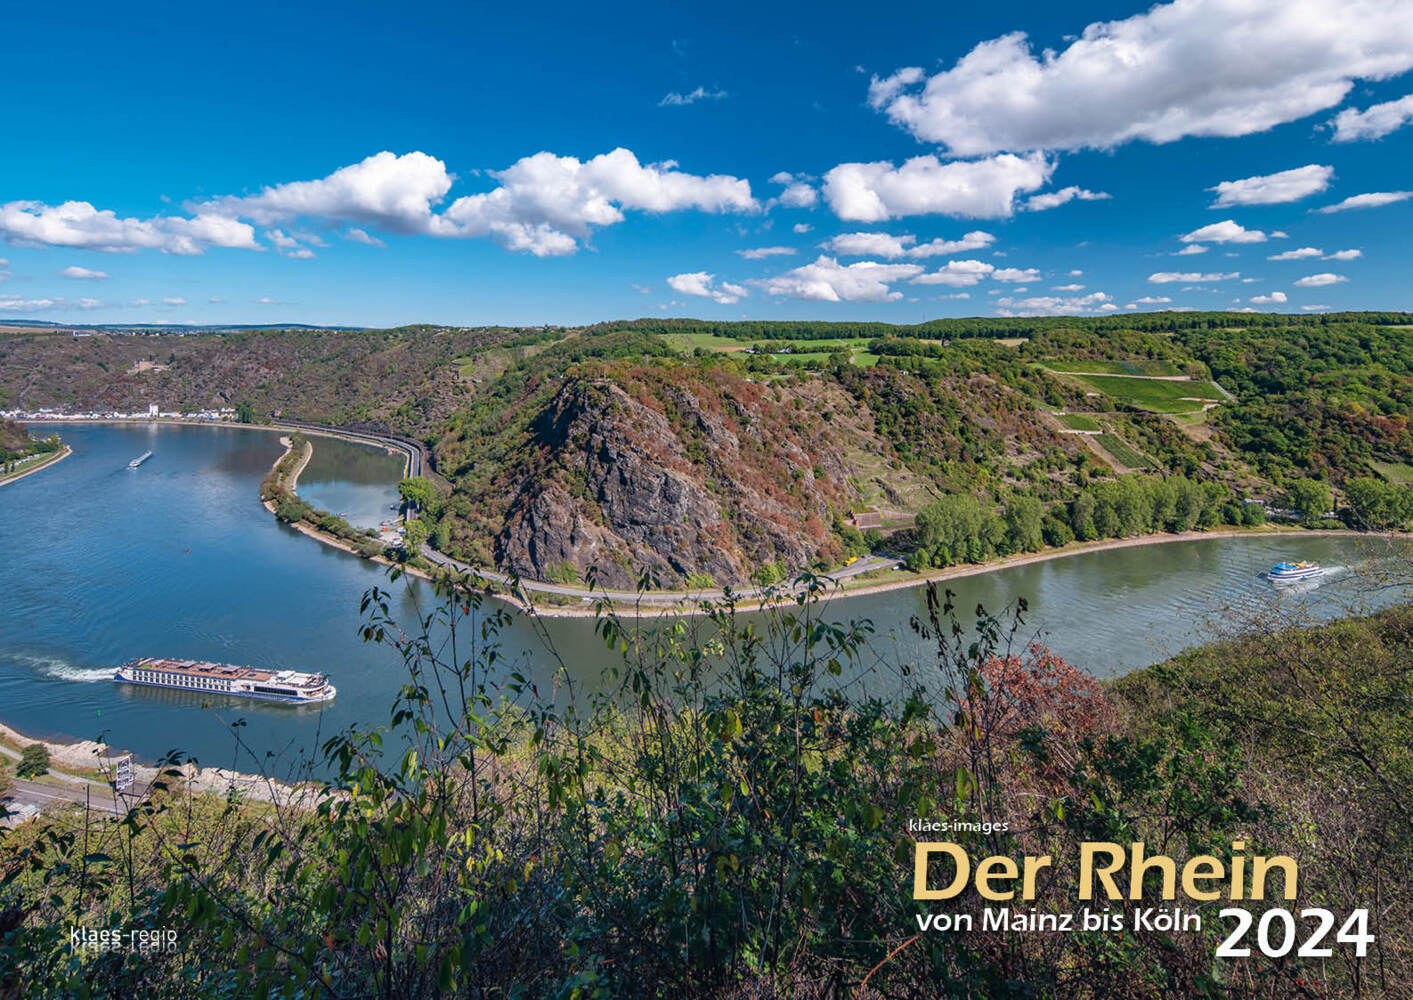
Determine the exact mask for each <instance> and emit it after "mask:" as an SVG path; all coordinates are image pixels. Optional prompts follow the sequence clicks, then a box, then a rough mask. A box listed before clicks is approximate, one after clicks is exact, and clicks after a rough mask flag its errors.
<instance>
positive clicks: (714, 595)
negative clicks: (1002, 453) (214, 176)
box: [11, 418, 1409, 618]
mask: <svg viewBox="0 0 1413 1000" xmlns="http://www.w3.org/2000/svg"><path fill="white" fill-rule="evenodd" d="M32 422H33V423H41V422H42V421H32ZM55 422H57V423H65V422H71V423H106V424H125V423H137V422H138V421H124V420H101V419H95V420H82V421H78V420H75V421H55ZM154 422H159V423H170V424H182V425H187V426H197V427H234V428H245V429H249V430H267V431H279V432H284V433H285V434H289V433H291V432H293V433H299V434H305V435H317V436H321V437H332V438H338V439H341V440H346V441H355V442H358V443H361V444H370V445H374V446H377V447H386V445H385V444H383V443H382V442H380V441H376V440H374V439H371V438H360V437H358V436H357V435H355V434H346V433H339V432H332V431H317V430H308V431H306V430H304V429H303V428H294V429H292V428H290V427H287V426H285V427H281V426H277V425H271V424H240V423H227V422H217V421H203V420H176V419H172V418H159V419H158V420H157V421H154ZM280 442H281V443H282V444H284V445H285V452H284V454H282V455H281V456H280V458H279V459H276V462H275V464H276V465H278V464H279V462H280V461H283V459H284V458H285V456H286V455H288V454H289V451H290V447H291V446H290V443H289V438H288V437H287V436H286V437H282V438H281V439H280ZM312 454H313V445H312V444H311V445H310V449H309V453H308V454H307V455H306V456H305V458H304V460H303V461H302V462H301V463H300V464H299V466H298V468H297V469H296V470H295V472H294V474H293V475H292V476H291V477H290V488H291V490H294V489H295V487H297V485H298V480H299V474H300V473H301V472H303V471H304V468H305V466H307V465H308V462H309V458H310V457H311V456H312ZM50 464H52V463H50ZM42 468H47V466H43V467H42ZM30 471H32V472H37V471H39V470H38V469H34V470H30ZM11 481H13V480H11ZM263 506H264V507H265V509H266V510H268V511H269V512H270V513H271V514H274V509H275V508H274V505H273V504H271V503H268V502H266V503H264V504H263ZM291 527H293V528H294V529H295V530H296V531H298V532H300V533H301V534H304V535H307V536H309V537H310V538H312V539H314V540H316V541H318V542H321V543H323V544H324V545H328V546H331V547H333V548H336V549H339V550H341V551H343V552H347V553H348V554H350V555H353V556H357V557H358V558H360V559H362V558H368V557H364V556H361V555H359V553H358V551H357V549H355V548H354V547H353V546H352V545H350V544H349V543H348V542H346V541H344V540H343V539H341V538H337V537H335V536H333V535H328V534H325V533H324V532H322V531H319V530H318V529H317V528H315V527H314V526H312V525H310V524H306V523H304V522H302V521H301V522H299V523H297V524H293V525H291ZM1278 535H1289V536H1291V537H1315V536H1349V537H1367V538H1389V537H1395V536H1397V537H1409V535H1408V534H1407V533H1374V532H1364V531H1353V530H1350V529H1323V528H1322V529H1313V530H1307V529H1304V528H1295V527H1291V528H1271V527H1263V528H1233V527H1227V528H1219V529H1216V530H1212V531H1184V532H1177V533H1168V532H1161V533H1155V534H1151V535H1134V536H1132V537H1129V538H1105V539H1101V540H1099V541H1094V542H1072V543H1070V544H1069V545H1068V546H1065V547H1063V548H1058V549H1046V550H1044V551H1042V552H1028V553H1024V554H1021V555H1014V556H1007V557H1005V558H1003V559H996V560H992V561H990V562H986V563H976V564H970V563H968V564H963V565H958V566H948V567H945V568H943V569H934V570H929V571H927V572H925V573H918V574H914V575H910V576H908V577H906V578H904V579H898V580H888V581H884V582H880V583H867V582H865V583H862V585H857V586H849V585H847V584H844V585H837V586H835V587H833V588H831V589H829V590H828V591H826V592H825V594H824V595H823V598H822V599H823V600H840V599H846V598H851V597H868V596H872V595H875V594H885V593H889V592H891V591H895V590H909V589H912V588H914V587H921V586H924V585H925V584H927V583H940V582H943V581H946V580H957V579H962V578H964V577H969V576H979V575H982V574H985V573H994V572H996V571H998V570H1003V569H1012V568H1014V567H1019V566H1026V565H1030V564H1032V563H1039V562H1049V561H1050V560H1052V559H1065V558H1068V557H1070V556H1077V555H1084V554H1086V553H1090V552H1103V551H1106V550H1109V549H1124V548H1133V547H1137V546H1148V545H1166V544H1169V543H1173V542H1191V541H1201V540H1203V539H1213V538H1259V537H1273V536H1278ZM369 561H370V562H377V563H380V564H381V565H384V566H397V567H399V568H400V569H402V570H403V572H405V573H407V574H408V575H410V576H416V577H420V578H422V579H424V580H431V579H432V578H433V576H432V574H431V573H429V572H427V571H426V570H423V569H419V568H417V567H413V566H408V565H406V564H403V563H397V562H394V561H392V560H391V559H388V558H386V557H383V556H373V557H371V558H370V559H369ZM824 575H827V574H824ZM537 582H543V581H529V580H527V581H525V583H526V584H529V585H533V584H535V583H537ZM527 592H528V593H530V594H531V595H532V601H533V593H534V592H533V590H528V591H527ZM489 594H490V596H491V597H493V598H495V599H496V600H499V601H502V602H504V603H505V604H508V605H510V606H511V607H513V608H515V609H516V610H518V611H521V612H524V613H533V614H536V615H539V616H542V617H545V618H593V617H595V616H596V615H597V614H598V612H597V611H596V610H595V608H594V607H593V605H594V604H596V603H597V602H598V601H599V600H600V599H601V598H602V595H601V594H596V593H593V592H590V591H587V590H586V591H584V593H583V598H584V599H586V600H584V601H583V605H582V606H566V605H562V604H554V603H549V602H546V603H544V604H541V603H539V602H537V601H533V603H532V604H530V605H527V604H526V602H524V601H522V600H520V599H519V598H517V597H515V596H514V595H512V594H509V593H505V592H503V591H500V590H498V589H497V590H491V591H490V592H489ZM649 596H651V595H649ZM720 599H721V592H720V591H719V590H718V591H705V592H703V593H702V594H701V595H700V596H699V597H696V598H694V599H692V600H688V601H681V602H675V603H674V602H667V601H658V602H654V601H650V600H649V601H644V602H643V603H641V604H639V603H638V602H637V601H636V600H631V599H610V601H609V603H610V604H612V605H613V609H614V611H615V612H616V613H618V614H620V615H625V616H628V617H639V618H651V617H657V616H660V615H663V614H672V615H698V614H702V611H701V608H700V604H701V601H703V600H707V601H719V600H720ZM761 604H762V602H761V601H760V600H758V599H755V598H751V599H738V602H737V607H738V609H740V610H742V611H752V610H758V609H759V608H760V607H761Z"/></svg>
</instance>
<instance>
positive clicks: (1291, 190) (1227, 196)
mask: <svg viewBox="0 0 1413 1000" xmlns="http://www.w3.org/2000/svg"><path fill="white" fill-rule="evenodd" d="M1332 177H1334V167H1326V166H1321V165H1320V164H1318V163H1311V164H1307V165H1306V166H1303V167H1296V168H1295V169H1293V170H1282V171H1281V172H1280V173H1276V174H1264V175H1262V176H1259V177H1243V178H1242V179H1241V180H1237V181H1222V182H1221V183H1220V184H1218V185H1217V186H1216V187H1213V188H1208V189H1207V190H1209V191H1215V192H1217V200H1216V201H1214V202H1213V203H1212V207H1213V208H1228V207H1230V206H1232V205H1282V204H1285V203H1286V202H1289V201H1299V200H1300V199H1301V198H1307V197H1309V196H1310V195H1312V194H1319V193H1320V192H1321V191H1323V190H1325V189H1326V188H1327V187H1329V186H1330V178H1332Z"/></svg>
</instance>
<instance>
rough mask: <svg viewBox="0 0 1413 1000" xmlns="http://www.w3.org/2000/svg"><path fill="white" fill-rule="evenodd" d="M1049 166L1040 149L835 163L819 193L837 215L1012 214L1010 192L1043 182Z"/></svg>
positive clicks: (875, 218) (876, 218)
mask: <svg viewBox="0 0 1413 1000" xmlns="http://www.w3.org/2000/svg"><path fill="white" fill-rule="evenodd" d="M1054 169H1055V165H1054V163H1052V162H1051V161H1050V160H1049V159H1048V158H1047V157H1045V156H1044V155H1043V154H1040V153H1032V154H1029V155H1026V156H1015V155H1013V154H1009V153H1007V154H1005V155H1002V156H993V157H989V158H987V159H983V160H969V161H957V162H950V163H944V162H943V161H941V160H939V159H938V158H937V157H935V156H917V157H913V158H912V159H910V160H905V161H904V162H903V165H902V166H900V167H895V166H894V165H893V164H892V163H889V162H877V163H841V164H839V165H838V166H837V167H835V168H834V169H832V170H830V171H829V172H828V173H827V174H825V175H824V197H825V200H826V201H828V202H829V207H830V208H831V209H833V210H834V214H835V215H837V216H839V218H841V219H850V220H855V221H859V222H883V221H885V220H888V219H897V218H901V217H903V216H908V215H950V216H956V217H961V218H977V219H995V218H1003V217H1006V216H1009V215H1012V214H1014V212H1015V210H1016V196H1017V195H1018V194H1022V193H1026V192H1030V191H1035V190H1037V189H1038V188H1041V187H1043V186H1044V185H1045V184H1046V183H1047V182H1048V181H1049V179H1050V174H1051V173H1052V172H1053V171H1054Z"/></svg>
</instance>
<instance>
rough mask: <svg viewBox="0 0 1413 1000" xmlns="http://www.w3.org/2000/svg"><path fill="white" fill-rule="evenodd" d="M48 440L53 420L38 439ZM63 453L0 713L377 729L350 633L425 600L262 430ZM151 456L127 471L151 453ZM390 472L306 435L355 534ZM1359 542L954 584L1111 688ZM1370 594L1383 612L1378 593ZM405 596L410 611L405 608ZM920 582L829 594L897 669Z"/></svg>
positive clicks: (308, 735) (514, 651)
mask: <svg viewBox="0 0 1413 1000" xmlns="http://www.w3.org/2000/svg"><path fill="white" fill-rule="evenodd" d="M37 429H40V430H45V431H46V432H47V429H46V428H37ZM58 431H59V433H61V434H62V436H63V437H64V439H65V440H66V441H67V442H68V443H69V444H70V445H72V446H73V448H74V454H73V455H72V456H71V457H70V458H68V459H66V460H64V461H63V462H60V463H59V464H57V465H55V466H54V467H52V468H50V469H47V470H45V471H43V472H41V473H38V474H36V475H34V476H30V477H28V478H27V479H24V480H22V481H20V482H18V483H14V484H12V485H10V486H6V487H4V488H3V489H0V572H2V573H3V582H4V591H3V595H2V596H0V721H3V722H5V723H7V724H9V725H12V726H15V727H16V728H18V729H20V730H22V731H25V732H27V733H30V734H32V735H36V736H46V737H68V738H93V737H96V736H98V735H99V734H106V738H107V739H108V741H109V742H110V743H112V744H113V745H114V746H119V747H126V748H128V749H130V750H132V751H134V752H136V753H137V754H138V755H139V756H140V757H143V758H148V759H150V758H154V757H157V756H159V755H161V754H163V753H164V752H166V751H167V750H170V749H175V748H180V749H183V750H185V751H188V752H191V753H194V754H196V755H197V756H198V757H199V758H200V759H201V761H202V762H203V763H205V764H209V765H217V766H232V765H235V766H241V767H243V768H245V769H247V770H248V769H250V767H251V766H252V764H253V762H252V760H251V759H250V758H249V757H248V756H244V755H243V754H242V753H241V752H238V751H237V750H236V749H235V746H234V743H233V740H232V737H231V735H230V733H229V731H228V730H227V729H226V728H225V727H224V726H223V725H222V722H223V721H224V722H230V721H232V720H234V719H237V718H242V719H244V720H245V721H246V725H245V727H244V729H243V730H242V734H243V738H244V739H245V740H246V741H247V742H248V743H249V745H250V746H251V747H252V748H254V750H255V751H256V752H257V753H260V754H263V753H265V752H267V751H273V752H282V751H288V750H291V749H304V750H307V749H311V748H313V747H315V746H316V745H317V743H318V741H319V740H320V739H321V738H322V737H325V736H327V735H329V734H330V733H332V732H334V731H336V730H338V729H340V728H343V727H346V726H349V725H351V724H354V723H377V722H381V721H383V720H385V719H386V718H387V710H388V706H389V705H390V703H391V700H392V698H393V696H394V695H395V693H396V691H397V689H398V687H399V686H400V685H401V684H402V683H403V680H404V676H405V675H404V674H403V672H402V669H401V663H400V661H399V660H398V659H397V658H396V656H395V655H394V654H391V653H390V652H389V651H388V650H386V649H383V648H381V647H377V646H373V645H367V644H365V643H363V642H362V641H361V640H360V638H359V636H358V627H359V624H360V615H359V610H358V605H359V599H360V597H361V596H362V595H363V593H364V592H365V591H366V590H368V589H369V588H370V587H374V586H383V587H390V588H391V589H393V590H394V592H395V593H396V594H397V595H398V596H397V597H396V598H395V600H394V606H393V610H394V613H396V614H397V615H399V616H400V617H401V618H403V619H404V620H409V621H410V620H412V619H413V618H414V616H415V615H416V613H417V609H418V607H419V606H420V607H423V608H426V607H427V606H428V601H429V598H430V592H429V589H428V588H427V587H425V586H424V585H422V584H420V583H417V582H415V581H414V582H412V583H410V584H409V583H404V582H399V583H396V584H388V582H387V580H386V577H385V575H384V570H383V568H382V567H379V566H377V565H375V564H372V563H367V562H364V561H362V560H360V559H357V558H355V557H353V556H350V555H348V554H346V553H343V552H340V551H337V550H334V549H331V548H329V547H327V546H324V545H321V544H320V543H319V542H317V541H315V540H313V539H310V538H307V537H305V536H303V535H300V534H299V533H297V532H295V531H293V530H292V529H290V528H288V527H286V526H284V525H281V524H279V523H278V522H277V521H275V519H274V518H272V517H271V516H270V515H269V514H268V513H267V512H266V511H265V510H264V508H263V507H261V505H260V503H259V500H258V484H259V480H260V478H261V477H262V476H263V475H264V474H265V473H266V472H267V471H268V470H269V468H270V466H271V464H272V463H273V462H274V461H275V459H277V458H278V457H279V456H280V454H281V452H282V450H283V449H282V448H281V446H280V444H279V442H278V435H277V434H276V433H274V432H266V431H254V430H243V429H238V428H219V427H179V426H167V425H157V426H105V425H65V426H63V427H61V428H58ZM147 450H151V451H153V452H154V454H153V457H152V458H151V459H149V460H148V461H147V462H146V463H145V464H143V465H142V466H141V467H140V468H139V469H136V470H128V469H126V468H125V466H126V464H127V462H128V461H129V459H131V458H133V457H135V456H137V455H139V454H141V453H142V452H144V451H147ZM401 470H402V465H401V462H400V460H398V459H396V458H394V457H391V456H388V455H387V454H385V453H384V452H383V451H382V450H381V449H375V448H366V447H362V446H358V445H353V444H349V443H347V442H342V441H332V440H329V439H325V438H315V439H314V459H313V461H312V462H311V463H310V466H309V468H308V470H307V471H306V473H305V474H304V475H303V476H302V477H301V481H300V490H301V493H302V494H303V495H305V496H306V498H307V499H309V500H310V501H311V502H313V503H315V504H316V505H318V506H321V507H326V508H328V509H331V510H333V511H335V512H336V513H339V512H342V513H344V514H345V516H346V517H348V518H349V520H351V521H353V522H354V523H356V524H371V525H376V524H377V522H378V521H380V520H382V519H383V518H384V517H386V516H388V514H390V513H391V512H389V511H387V507H388V506H389V504H391V503H392V502H393V501H394V500H395V498H396V481H397V478H398V476H399V475H400V474H401ZM1379 553H1380V548H1379V545H1378V544H1377V543H1370V542H1368V541H1365V540H1362V539H1347V538H1323V537H1295V538H1279V539H1277V538H1246V539H1212V540H1204V541H1200V542H1192V543H1177V544H1171V545H1163V546H1153V547H1147V548H1131V549H1119V550H1111V551H1107V552H1096V553H1090V554H1087V555H1082V556H1074V557H1071V558H1067V559H1059V560H1054V561H1051V562H1046V563H1038V564H1033V565H1030V566H1023V567H1017V568H1014V569H1008V570H1003V571H999V572H996V573H991V574H986V575H982V576H975V577H970V578H965V579H961V580H955V581H952V582H951V583H950V584H948V585H949V586H951V587H952V589H954V590H955V591H957V593H958V595H959V607H960V608H962V609H964V610H966V611H967V612H970V610H971V609H972V608H973V607H974V606H975V605H976V604H977V603H978V602H980V603H983V604H985V605H987V606H988V607H992V608H998V607H1000V606H1002V605H1004V604H1005V603H1006V602H1007V601H1009V600H1011V599H1012V598H1013V597H1015V596H1016V595H1023V596H1025V597H1026V598H1027V599H1028V601H1029V602H1030V608H1031V611H1030V615H1029V623H1030V628H1032V629H1034V630H1036V631H1037V632H1038V633H1039V634H1040V636H1041V638H1043V639H1044V640H1045V641H1047V642H1048V643H1049V644H1050V645H1051V646H1052V647H1053V648H1054V649H1055V650H1056V651H1057V652H1058V653H1060V654H1061V655H1063V656H1065V657H1067V658H1069V659H1071V660H1072V661H1073V662H1075V663H1077V664H1079V665H1081V666H1083V667H1085V668H1086V669H1088V670H1090V671H1092V672H1094V673H1096V674H1099V675H1101V676H1108V675H1113V674H1117V673H1122V672H1125V671H1127V670H1131V669H1133V668H1135V667H1139V666H1143V665H1146V664H1149V663H1152V662H1154V661H1156V660H1160V659H1162V658H1164V657H1166V656H1169V655H1171V654H1172V653H1174V652H1177V651H1179V650H1180V649H1182V648H1184V647H1186V646H1190V645H1193V644H1196V643H1200V642H1203V641H1207V640H1208V639H1209V638H1211V636H1212V635H1213V634H1214V629H1216V628H1219V627H1221V626H1222V625H1224V624H1225V623H1229V622H1232V621H1234V620H1239V619H1242V618H1244V617H1246V616H1248V615H1251V614H1253V613H1260V612H1263V611H1266V610H1270V609H1272V608H1284V609H1286V610H1288V611H1290V612H1292V613H1311V614H1316V615H1331V614H1336V613H1340V612H1341V611H1343V610H1346V609H1347V608H1348V607H1350V606H1354V607H1358V606H1360V603H1361V602H1362V601H1363V600H1364V598H1363V597H1362V596H1361V595H1360V594H1359V593H1358V592H1357V590H1356V588H1355V587H1354V586H1353V585H1352V581H1353V580H1354V575H1353V573H1351V572H1349V570H1350V569H1351V568H1353V567H1356V566H1358V565H1361V564H1363V563H1365V562H1366V561H1367V560H1369V559H1370V558H1371V557H1374V556H1377V555H1379ZM1287 558H1305V559H1314V560H1317V561H1319V562H1321V563H1323V564H1325V565H1326V566H1330V567H1335V568H1336V569H1335V571H1334V572H1333V573H1332V574H1331V579H1330V581H1329V582H1328V583H1327V584H1326V585H1324V586H1322V587H1320V588H1319V589H1318V590H1315V591H1312V592H1308V593H1303V594H1285V595H1281V594H1277V593H1276V592H1275V591H1274V590H1273V589H1272V588H1271V587H1270V586H1269V585H1267V584H1266V583H1264V582H1263V581H1262V580H1261V579H1260V573H1261V572H1262V571H1263V570H1264V569H1266V568H1267V567H1268V566H1270V565H1271V564H1272V563H1273V562H1276V561H1278V560H1280V559H1287ZM1393 596H1394V595H1392V594H1390V593H1387V592H1386V593H1383V594H1380V595H1378V599H1377V601H1374V602H1372V603H1378V602H1387V601H1389V600H1391V599H1392V598H1393ZM419 602H420V604H419ZM923 608H924V605H923V598H922V592H921V591H920V590H917V589H914V590H906V591H894V592H891V593H888V594H879V595H873V596H867V597H857V598H851V599H849V600H848V601H835V602H833V603H832V605H831V607H830V609H829V612H830V614H831V616H832V617H838V618H848V617H867V618H870V619H872V620H873V622H874V624H875V626H876V628H877V630H878V637H877V639H876V640H875V642H874V643H873V651H874V652H876V653H877V654H878V655H879V656H881V657H882V658H884V659H885V660H888V661H892V662H900V661H911V660H915V659H916V658H918V657H919V656H920V655H922V653H923V650H922V649H921V647H920V644H919V643H918V641H917V640H916V639H915V637H914V636H913V635H912V633H911V631H910V629H909V627H908V620H909V618H910V617H912V616H913V615H917V614H921V613H922V611H923ZM548 628H549V632H550V636H551V639H552V640H553V641H554V643H555V645H556V646H557V648H559V649H560V650H562V651H568V654H569V655H568V659H569V661H570V663H569V665H570V668H571V670H572V672H574V673H575V674H577V675H579V676H580V677H581V678H592V677H597V676H598V675H599V673H600V672H601V671H602V669H603V668H604V667H605V666H607V665H608V664H609V659H608V656H609V654H608V653H607V652H606V651H605V650H604V648H603V644H602V643H601V642H600V641H599V640H598V639H597V638H595V636H594V635H593V630H592V624H591V623H590V622H587V621H584V620H576V619H558V620H554V621H551V622H550V623H549V625H548ZM502 640H503V644H504V648H505V652H506V653H507V654H508V656H509V662H511V663H515V664H516V665H517V666H519V667H520V668H521V669H522V670H524V671H527V672H528V673H529V674H531V675H532V676H536V677H537V678H538V679H539V680H540V681H541V683H542V684H546V685H547V684H548V682H549V677H550V674H551V672H552V670H551V668H550V667H548V666H547V665H546V664H547V662H548V659H547V657H546V656H545V653H544V647H543V644H542V642H541V641H540V639H539V637H538V636H537V635H536V634H535V633H534V632H533V630H532V629H531V628H530V627H529V626H528V625H527V623H526V622H525V620H524V619H522V618H518V617H517V618H516V620H515V622H514V624H512V626H511V628H510V629H509V631H508V632H507V633H506V634H505V635H504V636H503V637H502ZM136 656H174V657H193V658H199V659H210V660H219V661H224V662H232V663H242V664H255V665H261V666H270V667H282V668H290V669H297V670H322V671H326V672H328V673H329V674H331V675H332V677H333V679H334V681H335V683H336V684H337V686H338V689H339V693H338V697H337V698H336V699H335V700H334V701H333V702H332V703H331V704H330V705H328V706H327V707H324V708H322V709H313V708H308V707H306V708H302V709H294V708H289V707H284V706H278V705H266V704H261V703H244V702H229V703H224V704H221V705H219V706H217V707H216V708H214V709H212V708H206V709H203V708H202V697H201V696H200V695H198V694H192V693H186V692H165V691H154V690H151V689H136V688H129V687H126V686H120V685H117V684H114V683H112V682H111V681H110V680H109V678H110V676H111V672H112V670H113V668H114V667H115V666H116V665H117V664H119V663H121V662H123V661H125V660H127V659H130V658H132V657H136Z"/></svg>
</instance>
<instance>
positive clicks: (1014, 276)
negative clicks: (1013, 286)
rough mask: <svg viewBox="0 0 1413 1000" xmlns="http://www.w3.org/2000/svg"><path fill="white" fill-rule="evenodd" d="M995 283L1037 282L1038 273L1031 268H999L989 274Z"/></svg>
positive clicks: (1038, 278)
mask: <svg viewBox="0 0 1413 1000" xmlns="http://www.w3.org/2000/svg"><path fill="white" fill-rule="evenodd" d="M991 277H992V278H994V279H995V280H996V281H1014V282H1018V283H1019V282H1026V281H1039V280H1040V272H1039V271H1037V270H1036V269H1035V268H1033V267H1001V268H997V269H996V270H994V271H992V272H991Z"/></svg>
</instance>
